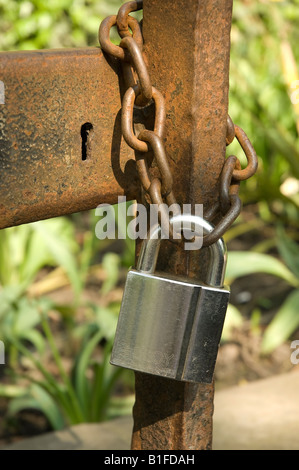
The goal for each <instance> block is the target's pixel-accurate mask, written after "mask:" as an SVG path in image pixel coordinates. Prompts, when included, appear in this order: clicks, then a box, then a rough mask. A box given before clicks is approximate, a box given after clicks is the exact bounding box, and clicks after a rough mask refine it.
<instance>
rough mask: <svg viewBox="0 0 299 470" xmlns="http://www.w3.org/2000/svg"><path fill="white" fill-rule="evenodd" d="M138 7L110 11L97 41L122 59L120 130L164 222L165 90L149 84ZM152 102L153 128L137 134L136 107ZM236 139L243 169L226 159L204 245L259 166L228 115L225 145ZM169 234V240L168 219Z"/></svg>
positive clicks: (228, 217)
mask: <svg viewBox="0 0 299 470" xmlns="http://www.w3.org/2000/svg"><path fill="white" fill-rule="evenodd" d="M142 8H143V1H142V0H133V1H130V2H127V3H125V4H124V5H122V7H121V8H120V9H119V11H118V14H117V15H112V16H108V17H107V18H106V19H105V20H103V21H102V23H101V25H100V29H99V41H100V44H101V47H102V49H103V50H104V51H105V52H107V53H108V54H110V55H111V56H113V57H116V58H117V59H120V60H121V61H122V65H123V73H124V79H125V82H126V83H127V84H128V88H127V91H126V92H125V94H124V97H123V102H122V116H121V125H122V134H123V137H124V140H125V141H126V143H127V144H128V145H129V146H130V147H131V148H132V149H133V150H135V151H136V152H138V158H137V159H136V167H137V172H138V176H139V179H140V182H141V186H142V188H143V190H144V192H145V194H146V195H147V196H148V198H149V200H150V202H151V203H152V204H157V205H158V207H159V209H158V211H159V220H160V221H162V220H163V219H164V218H163V217H162V211H163V207H165V204H163V203H164V202H165V201H166V203H167V205H172V204H176V200H175V196H174V193H173V178H172V173H171V170H170V166H169V163H168V160H167V156H166V151H165V146H164V140H163V137H164V128H165V122H166V113H165V101H164V97H163V95H162V94H161V93H160V92H159V91H158V90H157V89H156V88H154V87H153V86H152V84H151V80H150V77H149V74H148V69H147V66H146V64H145V61H144V58H143V54H142V49H143V37H142V32H141V27H140V24H139V22H138V21H137V20H136V19H135V18H133V17H132V16H130V13H131V12H133V11H137V10H141V9H142ZM113 26H116V27H117V29H118V33H119V36H120V37H121V38H122V39H121V41H120V44H119V46H116V45H115V44H113V43H112V42H111V40H110V30H111V28H112V27H113ZM152 101H154V103H155V122H154V129H153V130H148V129H144V130H142V131H141V132H139V134H138V135H136V134H135V132H134V129H133V113H134V106H135V105H137V106H141V107H143V106H147V105H148V104H149V103H151V102H152ZM235 138H236V139H237V140H238V142H239V144H240V146H241V148H242V149H243V151H244V153H245V156H246V159H247V166H246V168H244V169H241V164H240V162H239V160H238V159H237V157H235V156H234V155H231V156H230V157H228V158H227V159H226V160H225V162H224V165H223V168H222V171H221V174H220V192H219V200H218V202H216V203H215V204H214V205H213V206H212V207H210V208H209V210H208V211H207V212H206V213H205V218H207V219H208V220H210V221H213V220H214V219H215V218H216V216H218V215H219V213H220V214H221V216H222V218H221V219H220V221H219V222H218V223H217V224H216V225H215V227H214V229H213V231H212V232H211V233H209V234H208V235H206V236H205V237H204V238H203V245H204V246H209V245H211V244H213V243H215V242H216V241H217V240H218V239H219V238H220V237H222V236H223V234H224V233H225V232H226V230H227V229H228V228H229V227H230V226H231V225H232V223H233V222H234V221H235V220H236V218H237V217H238V215H239V214H240V212H241V209H242V203H241V200H240V197H239V187H240V181H243V180H246V179H248V178H250V177H251V176H252V175H254V173H255V172H256V170H257V156H256V153H255V150H254V148H253V146H252V144H251V142H250V140H249V139H248V137H247V135H246V134H245V132H244V131H243V129H241V128H240V127H239V126H237V125H234V123H233V122H232V120H231V118H230V116H228V117H227V135H226V145H227V146H228V145H229V144H231V143H232V142H233V140H234V139H235ZM150 149H151V150H152V151H153V154H154V159H155V161H156V164H157V167H158V170H159V172H160V178H157V177H155V178H152V177H151V175H150V173H149V169H148V162H147V160H148V158H147V153H148V152H149V150H150ZM164 220H165V219H164ZM164 223H165V222H164ZM169 234H170V238H171V239H173V233H172V228H171V225H170V224H169ZM174 241H175V240H174Z"/></svg>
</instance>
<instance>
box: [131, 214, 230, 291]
mask: <svg viewBox="0 0 299 470" xmlns="http://www.w3.org/2000/svg"><path fill="white" fill-rule="evenodd" d="M170 223H171V225H172V226H174V227H178V226H179V227H182V230H183V229H185V230H188V229H189V230H190V224H192V225H193V227H192V231H193V232H195V233H196V232H197V233H198V236H202V234H203V235H206V234H208V233H210V232H211V231H212V230H213V228H214V227H213V225H212V224H210V222H208V221H207V220H205V219H203V218H202V217H199V216H195V215H191V214H180V215H176V216H174V217H172V218H171V219H170ZM184 224H185V225H187V224H188V226H187V227H184ZM161 233H162V229H161V226H160V225H159V224H157V225H155V226H154V227H152V228H151V229H150V230H149V232H148V234H147V239H145V240H144V241H143V244H142V247H141V251H140V255H139V257H138V262H137V270H138V271H141V272H144V273H148V274H153V272H154V271H155V269H156V264H157V260H158V255H159V249H160V244H161ZM209 254H210V260H209V270H208V273H207V277H206V281H205V282H206V284H208V285H210V286H213V287H223V283H224V276H225V268H226V261H227V250H226V244H225V242H224V240H223V239H222V238H220V239H219V240H218V241H217V242H216V243H213V245H210V246H209Z"/></svg>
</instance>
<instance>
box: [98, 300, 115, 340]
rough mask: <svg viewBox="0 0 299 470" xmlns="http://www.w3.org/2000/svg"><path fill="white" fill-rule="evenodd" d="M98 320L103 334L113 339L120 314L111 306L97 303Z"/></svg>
mask: <svg viewBox="0 0 299 470" xmlns="http://www.w3.org/2000/svg"><path fill="white" fill-rule="evenodd" d="M94 309H95V314H96V321H97V324H98V325H99V327H100V329H101V331H102V334H103V336H104V337H105V338H106V339H108V340H111V339H113V338H114V335H115V330H116V325H117V319H118V315H117V314H115V312H114V311H113V310H112V309H111V308H107V307H100V306H97V305H95V306H94Z"/></svg>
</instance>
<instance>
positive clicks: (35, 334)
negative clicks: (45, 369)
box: [20, 329, 46, 355]
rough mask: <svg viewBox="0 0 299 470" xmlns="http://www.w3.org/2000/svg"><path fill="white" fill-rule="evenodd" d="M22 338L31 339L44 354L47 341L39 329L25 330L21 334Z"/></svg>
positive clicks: (41, 353) (40, 352)
mask: <svg viewBox="0 0 299 470" xmlns="http://www.w3.org/2000/svg"><path fill="white" fill-rule="evenodd" d="M20 338H21V339H25V340H27V341H30V343H32V344H33V346H34V347H35V348H36V349H37V351H38V352H39V354H40V355H43V353H44V352H45V348H46V342H45V339H44V338H43V336H42V335H41V333H40V332H39V331H37V330H34V329H31V330H27V331H24V332H23V333H21V334H20Z"/></svg>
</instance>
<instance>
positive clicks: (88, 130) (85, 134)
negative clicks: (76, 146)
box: [81, 122, 93, 161]
mask: <svg viewBox="0 0 299 470" xmlns="http://www.w3.org/2000/svg"><path fill="white" fill-rule="evenodd" d="M92 137H93V125H92V124H91V123H90V122H86V123H85V124H83V126H81V138H82V160H83V161H85V160H88V159H89V158H90V157H91V141H92Z"/></svg>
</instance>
